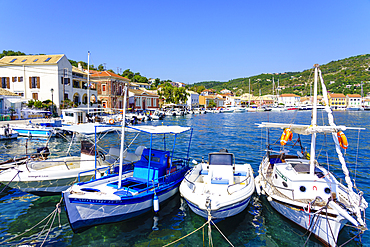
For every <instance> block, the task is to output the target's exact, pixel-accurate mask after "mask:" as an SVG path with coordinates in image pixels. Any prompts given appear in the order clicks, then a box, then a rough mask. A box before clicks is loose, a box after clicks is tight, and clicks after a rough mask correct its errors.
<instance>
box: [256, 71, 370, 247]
mask: <svg viewBox="0 0 370 247" xmlns="http://www.w3.org/2000/svg"><path fill="white" fill-rule="evenodd" d="M314 70H315V79H314V100H313V107H312V116H311V122H310V123H309V124H307V125H303V124H293V123H269V122H265V123H261V124H259V127H266V128H268V130H270V129H271V128H278V129H284V132H283V134H282V135H281V138H280V146H279V145H273V144H271V145H270V144H269V145H268V146H267V150H266V151H267V152H266V155H265V156H264V157H263V159H262V162H261V165H260V167H259V174H258V176H257V177H256V178H255V183H256V190H257V193H258V194H260V195H261V194H262V195H266V197H267V200H268V202H269V203H270V204H271V206H272V207H273V208H274V209H276V210H277V211H278V212H279V213H280V214H281V215H282V216H284V217H286V218H287V219H289V220H290V221H292V222H294V223H296V224H297V225H299V226H301V227H303V228H304V229H305V230H306V231H307V234H308V236H311V235H312V236H315V237H316V238H318V239H319V240H320V241H321V242H323V243H324V244H325V245H327V246H337V239H338V234H339V232H340V230H341V229H342V228H343V227H344V226H346V225H347V224H348V225H350V226H352V227H353V228H354V229H357V230H358V231H359V234H361V233H362V232H363V231H365V230H367V227H366V223H365V210H366V208H367V207H368V203H367V202H366V200H365V198H364V196H363V192H361V191H360V190H359V188H356V191H354V186H353V184H352V181H351V178H350V176H349V171H348V168H347V166H346V162H345V157H344V156H343V154H342V149H346V148H347V147H348V142H347V139H346V137H345V135H344V133H343V131H345V130H348V129H356V130H361V129H363V128H353V127H346V126H338V125H336V124H335V123H334V117H333V114H332V111H331V109H330V107H329V101H328V96H327V90H326V86H325V84H324V81H323V78H322V75H321V70H320V69H319V66H318V65H315V66H314ZM318 78H320V81H321V88H322V92H323V98H324V101H325V109H324V110H325V112H326V113H327V116H328V121H326V122H328V125H325V126H318V120H317V115H318V114H317V88H318V85H317V84H318ZM320 115H321V114H320ZM323 122H324V121H323ZM267 133H269V131H268V132H267ZM320 133H323V134H328V135H330V134H331V136H332V138H333V141H334V145H335V150H336V153H337V155H338V161H337V163H339V164H334V166H335V167H341V168H342V170H343V173H344V177H345V181H346V184H347V186H345V185H344V184H342V183H341V182H339V181H338V180H337V179H336V177H335V176H334V174H333V173H331V172H330V171H329V170H328V169H326V168H325V167H324V166H323V165H321V164H320V162H319V160H316V151H317V150H316V136H317V134H320ZM293 134H295V135H298V139H297V141H296V142H295V143H296V144H294V145H290V146H291V149H288V148H286V147H287V146H288V144H287V143H289V142H290V141H291V140H292V136H293ZM301 135H303V136H304V135H310V136H311V150H310V152H309V153H307V152H306V151H305V149H304V147H302V146H301V145H300V144H301V137H300V136H301ZM267 136H268V137H269V136H270V134H268V135H267ZM327 145H328V144H327ZM273 147H277V149H276V148H273ZM294 147H296V148H297V147H298V149H299V150H298V151H297V154H294V152H292V153H291V152H290V151H291V150H292V149H293V148H294ZM327 159H328V158H327ZM328 160H329V159H328ZM325 161H326V159H325ZM328 165H333V164H328Z"/></svg>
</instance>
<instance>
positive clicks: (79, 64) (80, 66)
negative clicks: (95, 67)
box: [78, 63, 83, 71]
mask: <svg viewBox="0 0 370 247" xmlns="http://www.w3.org/2000/svg"><path fill="white" fill-rule="evenodd" d="M78 69H79V70H81V71H83V69H82V65H81V63H78Z"/></svg>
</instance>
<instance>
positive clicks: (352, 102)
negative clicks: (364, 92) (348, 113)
mask: <svg viewBox="0 0 370 247" xmlns="http://www.w3.org/2000/svg"><path fill="white" fill-rule="evenodd" d="M346 100H347V107H361V105H362V97H361V95H359V94H347V95H346Z"/></svg>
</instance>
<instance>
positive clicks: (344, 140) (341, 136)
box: [337, 131, 348, 149]
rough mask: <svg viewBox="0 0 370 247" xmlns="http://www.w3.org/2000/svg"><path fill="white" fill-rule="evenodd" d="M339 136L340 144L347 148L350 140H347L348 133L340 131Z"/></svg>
mask: <svg viewBox="0 0 370 247" xmlns="http://www.w3.org/2000/svg"><path fill="white" fill-rule="evenodd" d="M337 136H338V141H339V145H340V146H341V147H342V148H343V149H347V148H348V141H347V137H346V135H345V134H344V133H343V132H342V131H339V132H338V133H337Z"/></svg>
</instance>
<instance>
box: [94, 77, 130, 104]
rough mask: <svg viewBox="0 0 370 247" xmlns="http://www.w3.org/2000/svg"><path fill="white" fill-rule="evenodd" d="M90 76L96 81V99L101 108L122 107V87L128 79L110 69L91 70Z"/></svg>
mask: <svg viewBox="0 0 370 247" xmlns="http://www.w3.org/2000/svg"><path fill="white" fill-rule="evenodd" d="M90 78H91V80H92V81H93V82H95V83H96V88H97V92H98V101H100V102H101V105H102V107H103V108H116V109H122V108H123V100H124V93H123V89H124V85H125V83H129V82H130V80H129V79H127V78H125V77H122V76H120V75H117V74H115V73H113V72H110V71H91V76H90Z"/></svg>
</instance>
